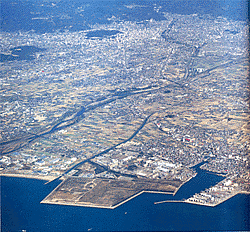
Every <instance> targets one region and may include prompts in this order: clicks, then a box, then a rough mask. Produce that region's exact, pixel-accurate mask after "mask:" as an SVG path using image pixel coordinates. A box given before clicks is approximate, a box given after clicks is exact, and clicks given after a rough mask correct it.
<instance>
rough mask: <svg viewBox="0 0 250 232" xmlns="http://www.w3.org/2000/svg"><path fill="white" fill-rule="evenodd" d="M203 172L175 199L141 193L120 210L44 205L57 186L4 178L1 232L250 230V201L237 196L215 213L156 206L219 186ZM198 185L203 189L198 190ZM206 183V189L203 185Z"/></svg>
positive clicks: (204, 209)
mask: <svg viewBox="0 0 250 232" xmlns="http://www.w3.org/2000/svg"><path fill="white" fill-rule="evenodd" d="M220 179H221V177H218V176H215V175H213V178H211V174H207V173H205V172H201V173H200V174H198V175H197V177H195V178H193V179H192V180H191V181H190V182H188V183H186V184H185V185H183V187H182V188H181V189H180V191H179V193H177V194H176V196H175V197H173V196H170V195H164V194H151V193H143V194H141V195H140V196H138V197H137V198H134V199H132V200H131V201H129V202H127V203H125V204H123V205H121V206H120V207H118V208H116V209H113V210H111V209H98V208H87V207H77V206H62V205H46V204H40V201H41V200H43V199H44V198H45V197H46V195H47V194H49V193H50V192H51V190H53V188H55V187H56V185H57V184H59V183H60V181H58V182H57V183H53V184H51V185H50V184H48V185H44V183H45V182H46V181H43V180H33V179H24V178H14V177H1V203H2V206H1V213H2V221H1V227H2V231H3V232H5V231H21V230H26V231H91V230H92V231H145V230H146V231H180V230H182V231H184V230H188V231H190V230H250V219H249V218H250V217H249V208H250V196H249V195H245V194H239V195H237V196H235V197H233V198H231V199H230V200H228V201H226V202H224V203H222V204H220V205H218V206H217V207H214V208H212V207H206V206H199V205H192V204H185V203H163V204H157V205H155V204H154V202H157V201H162V200H166V199H182V198H185V197H187V196H188V195H190V194H192V192H195V191H198V190H200V189H203V188H206V187H208V186H209V185H211V184H213V183H215V182H218V181H220ZM199 183H200V184H199ZM204 183H205V184H204Z"/></svg>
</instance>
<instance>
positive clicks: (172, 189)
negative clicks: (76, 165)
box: [41, 177, 183, 209]
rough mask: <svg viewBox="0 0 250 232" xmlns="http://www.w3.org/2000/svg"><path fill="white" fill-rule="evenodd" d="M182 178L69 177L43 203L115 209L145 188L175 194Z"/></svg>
mask: <svg viewBox="0 0 250 232" xmlns="http://www.w3.org/2000/svg"><path fill="white" fill-rule="evenodd" d="M182 184H183V181H180V180H158V179H151V180H148V179H132V180H118V179H107V178H94V179H92V178H84V177H69V178H67V179H66V180H65V181H63V182H62V183H61V184H60V185H59V186H58V187H57V188H56V189H54V190H53V191H52V192H51V193H50V194H49V195H48V196H47V197H46V198H45V199H44V200H43V201H42V202H41V203H45V204H59V205H71V206H85V207H97V208H108V209H114V208H116V207H118V206H120V205H121V204H123V203H125V202H127V201H129V200H131V199H132V198H134V197H137V196H138V195H140V194H142V193H143V192H154V193H163V194H172V195H174V194H175V193H176V191H177V190H178V188H179V186H181V185H182Z"/></svg>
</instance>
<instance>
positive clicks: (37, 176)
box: [0, 173, 57, 181]
mask: <svg viewBox="0 0 250 232" xmlns="http://www.w3.org/2000/svg"><path fill="white" fill-rule="evenodd" d="M0 176H5V177H17V178H27V179H36V180H47V181H53V180H55V179H56V178H57V177H55V176H42V175H28V174H17V173H1V174H0Z"/></svg>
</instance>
